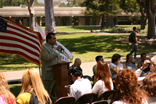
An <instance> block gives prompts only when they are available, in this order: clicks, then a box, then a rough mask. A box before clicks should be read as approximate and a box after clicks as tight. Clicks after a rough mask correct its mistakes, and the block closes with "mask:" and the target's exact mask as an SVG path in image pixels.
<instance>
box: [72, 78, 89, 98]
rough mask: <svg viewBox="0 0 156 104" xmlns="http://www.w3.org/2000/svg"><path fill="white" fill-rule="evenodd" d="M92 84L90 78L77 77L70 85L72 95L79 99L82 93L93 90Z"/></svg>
mask: <svg viewBox="0 0 156 104" xmlns="http://www.w3.org/2000/svg"><path fill="white" fill-rule="evenodd" d="M91 89H92V86H91V83H90V81H89V80H88V79H84V78H81V79H77V80H76V81H75V82H74V83H73V84H72V85H71V87H70V96H73V97H75V99H76V100H77V99H78V98H79V97H80V96H81V95H83V94H86V93H91V92H92V90H91Z"/></svg>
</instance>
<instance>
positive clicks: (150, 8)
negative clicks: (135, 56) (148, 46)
mask: <svg viewBox="0 0 156 104" xmlns="http://www.w3.org/2000/svg"><path fill="white" fill-rule="evenodd" d="M146 3H147V5H146V14H147V18H148V33H147V38H148V39H150V38H154V37H155V6H154V3H153V0H146Z"/></svg>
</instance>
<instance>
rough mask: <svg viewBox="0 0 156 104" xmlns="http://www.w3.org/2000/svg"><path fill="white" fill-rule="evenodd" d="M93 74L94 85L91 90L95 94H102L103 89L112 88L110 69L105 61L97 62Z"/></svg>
mask: <svg viewBox="0 0 156 104" xmlns="http://www.w3.org/2000/svg"><path fill="white" fill-rule="evenodd" d="M96 71H97V72H96V75H95V85H94V87H93V89H92V92H93V93H95V94H98V96H99V95H100V94H102V93H103V92H105V91H108V90H113V82H112V78H111V76H110V71H109V67H108V64H107V63H102V62H101V61H99V62H98V63H97V68H96Z"/></svg>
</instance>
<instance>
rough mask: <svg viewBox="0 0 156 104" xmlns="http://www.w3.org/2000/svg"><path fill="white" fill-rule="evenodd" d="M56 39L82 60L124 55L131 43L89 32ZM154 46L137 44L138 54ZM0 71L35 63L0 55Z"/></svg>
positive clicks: (14, 56) (59, 35)
mask: <svg viewBox="0 0 156 104" xmlns="http://www.w3.org/2000/svg"><path fill="white" fill-rule="evenodd" d="M56 38H57V40H58V41H59V42H60V43H62V44H63V45H64V46H65V47H67V48H68V49H69V50H70V51H71V52H72V54H73V56H74V59H75V58H80V59H81V60H82V62H92V61H95V57H96V56H97V55H102V56H103V57H104V59H105V60H106V59H110V58H111V57H112V55H113V54H114V53H119V54H121V56H126V54H128V53H129V52H130V50H131V45H129V44H127V43H122V42H120V41H117V39H119V38H128V36H126V35H125V36H123V35H122V36H121V35H110V36H109V35H96V34H91V33H65V34H57V35H56ZM154 51H155V47H154V46H150V45H148V46H147V45H145V44H142V45H139V47H138V54H141V53H142V52H145V53H150V52H154ZM0 57H1V59H0V71H14V70H24V69H26V68H30V67H36V68H38V66H37V65H35V64H33V63H30V62H28V61H26V60H25V59H23V58H20V57H18V56H17V55H10V56H9V55H6V54H2V55H0Z"/></svg>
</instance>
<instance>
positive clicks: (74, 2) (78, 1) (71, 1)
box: [67, 0, 85, 7]
mask: <svg viewBox="0 0 156 104" xmlns="http://www.w3.org/2000/svg"><path fill="white" fill-rule="evenodd" d="M84 1H85V0H67V2H68V3H67V6H68V7H73V6H75V7H81V6H83V4H82V3H83V2H84Z"/></svg>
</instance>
